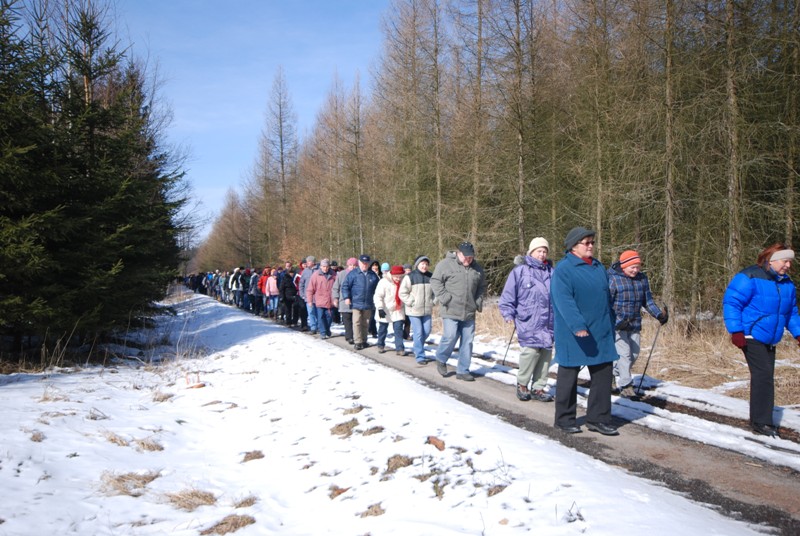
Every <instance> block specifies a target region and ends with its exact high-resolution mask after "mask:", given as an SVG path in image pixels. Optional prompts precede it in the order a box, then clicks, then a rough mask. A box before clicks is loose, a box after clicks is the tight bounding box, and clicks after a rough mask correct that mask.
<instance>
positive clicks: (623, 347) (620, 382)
mask: <svg viewBox="0 0 800 536" xmlns="http://www.w3.org/2000/svg"><path fill="white" fill-rule="evenodd" d="M641 340H642V334H641V333H639V332H638V331H616V332H614V346H616V347H617V353H618V354H619V359H618V360H617V361H615V362H614V377H615V378H616V380H617V387H618V388H619V389H622V388H623V387H627V386H628V385H630V384H632V383H633V377H632V376H631V367H633V364H634V363H636V358H638V357H639V350H640V347H641Z"/></svg>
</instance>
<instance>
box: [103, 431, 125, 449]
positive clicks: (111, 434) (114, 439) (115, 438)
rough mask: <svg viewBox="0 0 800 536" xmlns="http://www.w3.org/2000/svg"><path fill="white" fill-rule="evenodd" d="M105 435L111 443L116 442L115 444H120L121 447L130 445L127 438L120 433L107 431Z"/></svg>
mask: <svg viewBox="0 0 800 536" xmlns="http://www.w3.org/2000/svg"><path fill="white" fill-rule="evenodd" d="M105 436H106V440H108V441H109V442H110V443H114V444H115V445H118V446H120V447H127V446H128V445H129V442H128V440H127V439H125V438H124V437H122V436H120V435H117V434H115V433H114V432H106V433H105Z"/></svg>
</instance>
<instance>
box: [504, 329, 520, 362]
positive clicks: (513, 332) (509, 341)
mask: <svg viewBox="0 0 800 536" xmlns="http://www.w3.org/2000/svg"><path fill="white" fill-rule="evenodd" d="M516 332H517V324H516V322H515V323H514V331H512V332H511V338H510V339H508V345H507V346H506V355H504V356H503V363H502V364H503V365H504V366H505V364H506V357H508V349H509V348H511V341H513V340H514V334H515V333H516Z"/></svg>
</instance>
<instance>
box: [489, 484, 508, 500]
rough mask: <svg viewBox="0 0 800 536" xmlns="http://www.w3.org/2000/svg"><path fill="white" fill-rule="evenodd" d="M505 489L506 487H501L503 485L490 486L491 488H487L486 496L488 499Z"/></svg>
mask: <svg viewBox="0 0 800 536" xmlns="http://www.w3.org/2000/svg"><path fill="white" fill-rule="evenodd" d="M507 487H508V486H503V485H500V484H498V485H497V486H492V487H491V488H489V491H487V492H486V494H487V495H488V496H489V497H494V496H495V495H497V494H498V493H500V492H501V491H503V490H504V489H506V488H507Z"/></svg>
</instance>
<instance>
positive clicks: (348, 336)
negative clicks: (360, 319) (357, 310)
mask: <svg viewBox="0 0 800 536" xmlns="http://www.w3.org/2000/svg"><path fill="white" fill-rule="evenodd" d="M339 315H340V316H341V317H342V324H344V340H346V341H352V340H353V313H352V312H350V311H347V312H346V313H342V312H340V313H339Z"/></svg>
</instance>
